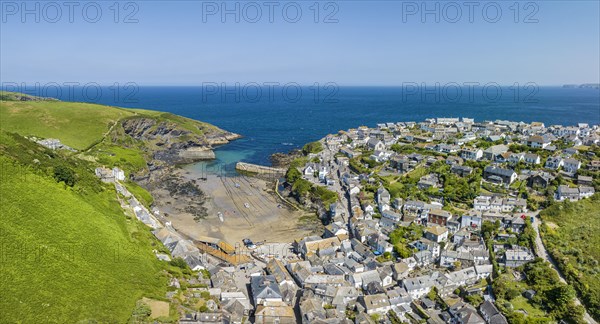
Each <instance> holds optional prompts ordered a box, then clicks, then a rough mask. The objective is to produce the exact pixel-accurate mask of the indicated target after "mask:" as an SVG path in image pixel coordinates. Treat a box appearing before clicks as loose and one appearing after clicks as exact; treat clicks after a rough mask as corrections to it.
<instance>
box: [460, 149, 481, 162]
mask: <svg viewBox="0 0 600 324" xmlns="http://www.w3.org/2000/svg"><path fill="white" fill-rule="evenodd" d="M459 155H460V157H461V158H463V159H465V160H471V161H477V160H479V159H481V158H482V157H483V151H482V150H481V149H477V148H474V149H472V148H463V149H462V150H461V151H460V153H459Z"/></svg>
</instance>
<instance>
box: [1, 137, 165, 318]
mask: <svg viewBox="0 0 600 324" xmlns="http://www.w3.org/2000/svg"><path fill="white" fill-rule="evenodd" d="M34 160H35V162H33V161H34ZM0 163H1V164H0V165H1V166H2V173H1V177H2V178H1V180H2V181H1V182H0V200H1V201H0V215H1V216H0V233H1V234H2V235H0V240H1V244H2V247H3V249H2V260H1V261H2V262H1V263H0V267H1V270H2V276H0V286H1V287H2V292H1V295H2V296H1V298H0V309H2V312H1V315H0V322H2V323H14V322H19V321H21V322H23V323H41V322H44V323H45V322H50V323H73V322H77V321H80V320H91V319H93V320H97V321H99V322H126V321H127V320H128V318H129V317H130V315H131V312H132V309H133V308H134V306H135V303H136V301H137V300H138V299H140V298H141V297H142V296H164V293H165V292H166V283H167V277H166V275H164V274H163V272H162V271H161V270H162V269H163V268H164V265H163V264H161V263H160V262H159V261H158V260H156V258H155V257H154V255H153V253H152V249H153V248H157V247H158V244H157V241H155V239H154V238H153V236H152V235H151V233H150V231H149V229H148V228H146V227H145V226H144V225H142V224H141V223H139V222H138V221H136V220H135V219H131V218H128V217H126V216H125V215H124V213H123V210H122V209H121V208H120V205H119V203H118V202H117V200H116V193H115V192H114V190H113V189H112V188H111V186H108V185H105V184H102V183H101V182H100V181H99V180H97V179H95V177H94V175H93V171H92V170H93V169H92V166H91V165H90V164H89V163H88V162H85V161H81V160H75V159H74V158H71V157H66V156H63V155H61V154H60V153H57V152H53V151H50V150H47V149H45V148H43V147H41V146H38V145H36V144H34V143H32V142H30V141H28V140H26V139H24V138H22V137H20V136H18V135H15V134H7V133H4V132H0ZM59 166H63V167H66V168H69V170H72V171H73V172H74V173H75V178H76V182H75V185H74V186H73V187H70V186H67V185H66V184H65V183H63V182H61V183H58V182H57V181H56V180H55V179H54V177H53V172H54V170H56V168H57V167H59Z"/></svg>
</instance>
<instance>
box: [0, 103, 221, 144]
mask: <svg viewBox="0 0 600 324" xmlns="http://www.w3.org/2000/svg"><path fill="white" fill-rule="evenodd" d="M25 97H26V98H30V99H31V100H27V101H23V100H19V98H23V95H21V94H16V93H11V92H1V93H0V99H1V101H0V116H1V117H2V118H0V129H2V130H5V131H8V132H15V133H18V134H20V135H23V136H36V137H41V138H58V139H60V140H61V142H62V143H63V144H66V145H68V146H70V147H72V148H75V149H77V150H83V149H86V148H88V147H90V146H91V145H93V144H96V143H98V142H99V141H101V140H102V139H103V138H104V136H105V135H107V132H108V131H109V130H111V127H112V126H113V125H114V124H115V123H116V122H118V121H120V120H123V119H126V118H136V117H146V118H151V119H153V120H155V121H156V122H157V125H158V124H159V123H160V122H166V123H172V124H176V125H177V127H178V128H180V129H182V130H185V131H189V132H191V133H193V134H196V135H198V136H203V135H205V134H206V133H210V132H214V133H219V132H223V131H222V130H220V129H218V128H217V127H215V126H212V125H210V124H207V123H202V122H199V121H195V120H192V119H189V118H185V117H181V116H176V115H173V114H170V113H164V112H158V111H150V110H143V109H123V108H118V107H110V106H103V105H96V104H88V103H80V102H62V101H57V100H35V99H36V97H31V96H25Z"/></svg>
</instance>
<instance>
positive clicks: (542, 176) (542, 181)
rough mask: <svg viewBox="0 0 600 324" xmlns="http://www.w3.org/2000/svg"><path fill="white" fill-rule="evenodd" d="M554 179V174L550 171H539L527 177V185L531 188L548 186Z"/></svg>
mask: <svg viewBox="0 0 600 324" xmlns="http://www.w3.org/2000/svg"><path fill="white" fill-rule="evenodd" d="M552 180H554V176H553V175H552V174H550V173H548V172H537V173H535V174H534V175H532V176H530V177H529V178H527V186H528V187H530V188H534V189H535V188H546V187H548V186H549V185H550V182H551V181H552Z"/></svg>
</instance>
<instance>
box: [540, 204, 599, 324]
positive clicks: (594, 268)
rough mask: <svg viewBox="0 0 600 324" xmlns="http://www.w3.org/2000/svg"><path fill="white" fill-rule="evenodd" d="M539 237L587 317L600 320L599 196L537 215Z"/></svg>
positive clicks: (561, 205)
mask: <svg viewBox="0 0 600 324" xmlns="http://www.w3.org/2000/svg"><path fill="white" fill-rule="evenodd" d="M540 215H541V217H542V220H543V221H544V225H543V226H542V227H541V229H542V234H543V235H542V238H543V240H544V244H545V245H546V248H547V249H548V251H549V252H550V253H551V254H552V256H553V257H554V259H555V260H556V261H557V262H558V263H559V267H560V268H561V271H562V273H563V274H564V275H565V277H566V279H567V281H569V283H570V284H571V285H573V287H575V289H576V290H577V292H578V294H579V295H580V296H581V298H580V299H581V300H582V302H583V303H584V304H586V308H587V309H588V311H589V312H590V314H591V315H592V316H593V317H594V318H596V319H597V320H598V319H600V266H599V262H600V235H598V233H599V232H600V194H596V195H594V196H593V197H592V198H589V199H585V200H583V201H579V202H575V203H571V202H563V203H558V204H555V205H553V206H551V207H550V208H548V209H546V210H544V211H543V212H541V213H540Z"/></svg>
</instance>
